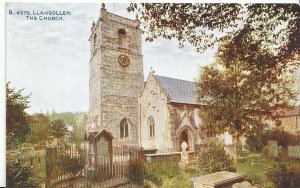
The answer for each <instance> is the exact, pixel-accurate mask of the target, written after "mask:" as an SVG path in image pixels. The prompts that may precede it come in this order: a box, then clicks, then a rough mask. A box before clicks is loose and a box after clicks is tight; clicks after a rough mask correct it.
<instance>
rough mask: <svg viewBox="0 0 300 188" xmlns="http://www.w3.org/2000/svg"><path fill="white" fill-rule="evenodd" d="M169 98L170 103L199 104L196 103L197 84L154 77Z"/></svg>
mask: <svg viewBox="0 0 300 188" xmlns="http://www.w3.org/2000/svg"><path fill="white" fill-rule="evenodd" d="M154 76H155V78H156V79H157V80H158V81H159V82H160V84H161V85H162V87H163V89H164V90H165V91H166V92H167V94H168V95H169V97H170V102H176V103H183V104H199V103H198V102H197V83H196V82H191V81H186V80H179V79H175V78H169V77H164V76H158V75H154Z"/></svg>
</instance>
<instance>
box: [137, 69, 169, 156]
mask: <svg viewBox="0 0 300 188" xmlns="http://www.w3.org/2000/svg"><path fill="white" fill-rule="evenodd" d="M139 105H140V109H141V145H142V147H144V149H158V151H157V152H158V153H161V152H167V151H173V145H172V144H173V143H172V137H171V126H170V125H169V124H168V116H169V112H168V107H167V96H166V95H165V93H164V91H163V89H162V88H161V87H160V85H159V82H158V81H157V80H156V79H155V78H154V75H153V73H150V74H149V77H148V79H147V84H146V85H145V88H144V91H143V94H142V96H141V97H140V98H139ZM150 116H152V117H153V119H154V121H155V128H154V137H151V136H150V127H149V125H148V119H149V117H150Z"/></svg>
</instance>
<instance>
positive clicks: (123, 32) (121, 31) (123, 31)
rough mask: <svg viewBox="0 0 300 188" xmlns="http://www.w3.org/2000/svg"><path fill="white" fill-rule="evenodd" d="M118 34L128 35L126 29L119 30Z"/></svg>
mask: <svg viewBox="0 0 300 188" xmlns="http://www.w3.org/2000/svg"><path fill="white" fill-rule="evenodd" d="M118 34H119V35H126V31H125V29H123V28H122V29H119V30H118Z"/></svg>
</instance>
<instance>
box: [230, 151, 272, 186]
mask: <svg viewBox="0 0 300 188" xmlns="http://www.w3.org/2000/svg"><path fill="white" fill-rule="evenodd" d="M275 163H276V161H274V160H272V159H266V158H264V157H262V156H261V154H249V155H248V156H247V157H245V161H238V162H237V164H236V170H237V172H238V173H241V174H243V175H245V176H246V180H248V181H249V182H251V183H252V184H257V185H259V187H274V186H273V184H272V183H271V182H269V181H268V180H267V177H266V172H267V171H268V169H269V168H272V166H273V164H275Z"/></svg>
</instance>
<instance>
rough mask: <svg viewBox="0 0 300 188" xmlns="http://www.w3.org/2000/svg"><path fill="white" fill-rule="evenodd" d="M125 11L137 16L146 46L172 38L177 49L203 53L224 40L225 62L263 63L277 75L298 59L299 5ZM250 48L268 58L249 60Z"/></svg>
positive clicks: (155, 7) (165, 6)
mask: <svg viewBox="0 0 300 188" xmlns="http://www.w3.org/2000/svg"><path fill="white" fill-rule="evenodd" d="M128 11H132V12H134V11H135V12H137V13H138V15H139V19H140V21H141V24H140V28H141V29H142V31H143V32H144V33H145V34H146V40H148V41H150V42H151V41H153V40H155V39H157V38H158V37H163V38H165V39H172V38H175V39H177V40H178V41H179V45H180V47H182V46H183V45H184V43H185V42H188V43H190V44H192V45H193V46H194V47H195V48H196V50H197V51H198V52H204V51H205V50H206V49H207V48H211V47H214V46H216V45H218V44H221V43H224V41H226V45H224V49H225V50H224V57H226V58H227V60H230V61H231V60H234V59H239V60H240V61H243V62H245V63H248V64H250V65H251V64H257V65H258V66H259V65H261V64H263V63H266V64H268V65H269V67H268V68H269V69H272V70H276V73H277V74H279V75H280V74H282V72H281V68H283V69H284V68H286V67H287V66H289V65H290V64H294V63H295V62H294V61H292V60H294V59H295V58H296V57H297V54H299V47H300V45H299V44H300V37H299V33H300V7H299V5H298V4H244V5H242V4H207V3H206V4H199V3H195V4H193V3H185V4H182V3H181V4H176V3H163V4H161V3H144V4H139V5H137V4H134V3H132V4H130V6H129V7H128ZM227 36H231V38H230V40H228V38H227ZM255 49H259V51H264V50H266V49H269V50H272V54H269V56H267V57H265V56H264V55H263V54H261V55H260V56H259V57H257V56H253V52H254V50H255ZM258 60H259V61H258ZM230 61H229V63H230ZM297 63H298V64H299V62H297ZM274 65H280V66H277V67H276V68H273V66H274ZM278 68H280V69H278Z"/></svg>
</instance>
